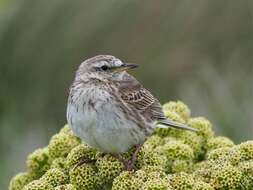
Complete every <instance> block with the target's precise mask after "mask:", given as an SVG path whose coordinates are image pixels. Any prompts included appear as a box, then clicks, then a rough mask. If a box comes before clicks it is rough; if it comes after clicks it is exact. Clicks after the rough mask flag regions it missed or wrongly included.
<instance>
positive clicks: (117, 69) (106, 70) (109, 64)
mask: <svg viewBox="0 0 253 190" xmlns="http://www.w3.org/2000/svg"><path fill="white" fill-rule="evenodd" d="M137 66H138V65H136V64H132V63H123V62H122V61H121V60H120V59H118V58H116V57H114V56H112V55H97V56H95V57H92V58H90V59H87V60H85V61H84V62H82V63H81V65H80V66H79V69H78V70H77V76H78V77H81V78H85V79H92V78H94V79H99V80H110V79H113V80H120V78H121V77H122V76H123V75H124V73H125V72H126V71H127V70H129V69H134V68H136V67H137Z"/></svg>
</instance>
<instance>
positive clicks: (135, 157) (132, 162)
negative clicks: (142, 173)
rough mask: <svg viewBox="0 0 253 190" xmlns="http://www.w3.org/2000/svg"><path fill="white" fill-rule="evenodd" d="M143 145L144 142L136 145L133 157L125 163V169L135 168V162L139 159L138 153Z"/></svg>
mask: <svg viewBox="0 0 253 190" xmlns="http://www.w3.org/2000/svg"><path fill="white" fill-rule="evenodd" d="M141 147H142V144H138V145H136V149H135V151H134V153H133V155H132V157H131V158H130V159H129V160H128V161H127V162H126V163H125V170H127V171H131V170H133V169H134V168H135V166H134V163H135V161H136V159H137V154H138V152H139V151H140V149H141Z"/></svg>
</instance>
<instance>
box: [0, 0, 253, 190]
mask: <svg viewBox="0 0 253 190" xmlns="http://www.w3.org/2000/svg"><path fill="white" fill-rule="evenodd" d="M97 54H112V55H115V56H116V57H119V58H120V59H122V60H123V61H128V62H134V63H138V64H140V65H141V67H140V68H139V69H138V70H136V71H134V72H133V73H132V74H133V75H135V76H136V77H137V78H138V79H139V81H141V82H142V83H143V84H144V85H145V87H147V88H148V89H149V90H151V91H152V92H153V93H154V94H155V95H156V96H157V97H158V98H159V99H160V100H161V102H162V103H164V102H166V101H168V100H182V101H184V102H185V103H186V104H187V105H189V107H190V108H191V110H192V115H193V116H205V117H207V118H208V119H209V120H210V121H211V122H212V123H213V124H214V126H215V131H216V133H217V134H219V135H226V136H228V137H230V138H232V139H233V140H234V141H235V142H237V143H239V142H240V141H245V140H247V139H252V138H253V99H252V98H253V1H252V0H242V1H237V0H231V1H228V0H224V1H220V0H196V1H188V0H181V1H173V0H166V1H152V0H146V1H135V0H124V1H118V0H107V1H98V0H94V1H88V0H76V1H71V0H54V1H51V0H40V1H39V0H37V1H35V0H0V88H1V90H0V171H1V173H0V187H3V188H2V189H6V188H7V184H8V182H9V179H10V177H11V176H12V175H14V174H16V173H17V172H19V171H22V170H24V168H25V159H26V155H27V154H28V153H30V152H31V151H33V150H34V149H36V148H38V147H43V146H45V145H47V143H48V140H49V138H50V136H52V135H53V134H54V133H55V132H57V130H59V129H60V128H61V127H62V126H63V125H64V124H65V123H66V119H65V109H66V101H67V94H68V87H69V85H70V84H71V82H72V80H73V77H74V72H75V70H76V68H77V67H78V65H79V64H80V63H81V62H82V61H83V60H85V59H86V58H89V57H91V56H94V55H97Z"/></svg>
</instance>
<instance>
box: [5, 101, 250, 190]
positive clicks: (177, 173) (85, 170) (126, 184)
mask: <svg viewBox="0 0 253 190" xmlns="http://www.w3.org/2000/svg"><path fill="white" fill-rule="evenodd" d="M164 111H165V113H166V116H167V117H168V118H170V119H173V120H175V121H181V122H183V123H186V124H188V125H189V126H191V127H193V128H196V129H198V132H196V133H193V132H190V131H182V130H177V129H172V128H168V129H164V128H157V129H156V131H155V133H154V134H153V135H152V136H151V137H150V138H148V139H147V141H146V142H145V143H144V145H143V146H142V148H141V150H140V152H139V153H138V156H137V161H136V163H135V167H136V170H134V171H125V170H124V167H123V164H122V163H121V162H120V161H119V160H117V159H116V158H114V157H112V156H111V155H110V154H102V153H101V152H98V151H97V150H95V149H93V148H91V147H89V146H88V145H87V144H85V143H82V142H81V141H80V139H78V138H77V137H75V136H74V135H73V133H72V131H71V130H70V128H69V127H68V126H67V125H66V126H64V127H63V128H62V129H61V130H60V132H59V133H57V134H56V135H54V136H53V137H52V138H51V140H50V142H49V145H48V146H47V147H45V148H42V149H38V150H35V151H34V152H33V153H31V154H30V155H29V156H28V158H27V171H26V172H24V173H20V174H17V175H16V176H14V177H13V178H12V180H11V182H10V185H9V190H94V189H104V190H105V189H106V190H110V189H112V190H138V189H142V190H170V189H171V190H189V189H192V190H238V189H241V190H250V189H252V188H253V141H246V142H243V143H241V144H238V145H235V144H234V143H233V141H231V140H230V139H228V138H227V137H221V136H217V137H216V136H215V135H214V132H213V129H212V124H211V123H210V122H209V121H208V120H207V119H205V118H203V117H197V118H191V116H190V110H189V108H188V107H187V106H186V105H185V104H183V103H182V102H169V103H166V104H165V105H164ZM132 152H133V151H132V150H129V152H127V153H125V154H123V156H124V157H125V158H127V157H129V155H131V154H132ZM82 156H85V157H87V158H90V159H93V160H95V162H94V163H89V164H88V163H87V164H83V165H81V166H76V164H77V163H78V161H79V158H80V157H82Z"/></svg>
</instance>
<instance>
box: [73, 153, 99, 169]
mask: <svg viewBox="0 0 253 190" xmlns="http://www.w3.org/2000/svg"><path fill="white" fill-rule="evenodd" d="M95 162H96V160H92V159H90V158H87V157H85V156H82V157H81V158H79V160H78V163H77V164H76V165H75V166H74V168H73V169H74V170H75V169H76V168H77V167H79V166H81V165H83V164H94V163H95Z"/></svg>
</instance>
